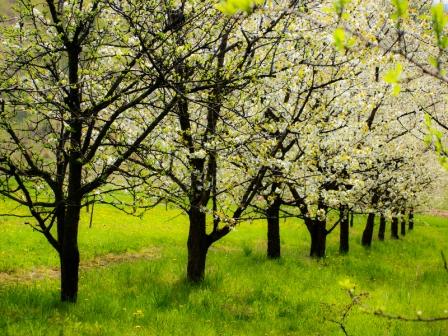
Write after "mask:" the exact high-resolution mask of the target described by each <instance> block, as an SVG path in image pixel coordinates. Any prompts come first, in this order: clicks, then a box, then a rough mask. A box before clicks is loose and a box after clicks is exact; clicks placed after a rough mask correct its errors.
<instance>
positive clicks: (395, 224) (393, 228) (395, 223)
mask: <svg viewBox="0 0 448 336" xmlns="http://www.w3.org/2000/svg"><path fill="white" fill-rule="evenodd" d="M390 228H391V238H392V239H399V237H398V217H397V216H394V217H392V223H391V225H390Z"/></svg>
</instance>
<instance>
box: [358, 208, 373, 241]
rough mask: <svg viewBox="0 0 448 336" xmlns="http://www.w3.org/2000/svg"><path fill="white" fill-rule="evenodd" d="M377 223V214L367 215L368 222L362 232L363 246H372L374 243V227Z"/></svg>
mask: <svg viewBox="0 0 448 336" xmlns="http://www.w3.org/2000/svg"><path fill="white" fill-rule="evenodd" d="M374 225H375V214H374V213H369V215H368V216H367V223H366V227H365V229H364V232H363V233H362V240H361V243H362V246H366V247H370V246H371V245H372V237H373V227H374Z"/></svg>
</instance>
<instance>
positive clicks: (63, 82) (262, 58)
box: [0, 0, 437, 302]
mask: <svg viewBox="0 0 448 336" xmlns="http://www.w3.org/2000/svg"><path fill="white" fill-rule="evenodd" d="M34 3H35V2H34V1H31V0H20V1H19V2H18V6H17V11H16V16H15V17H14V18H12V19H9V20H5V22H4V24H3V25H2V27H1V31H0V36H1V41H2V43H1V49H0V76H1V77H0V92H1V98H2V100H1V104H0V107H1V109H0V111H1V112H0V137H1V142H0V174H1V175H0V194H1V195H2V196H3V197H5V198H8V199H10V200H12V201H14V202H16V203H18V204H19V205H21V206H23V207H25V208H26V209H27V211H28V213H29V216H30V217H32V219H33V221H31V224H30V225H31V226H32V227H33V228H34V229H36V230H37V231H39V232H41V233H42V234H43V235H44V236H45V238H46V239H47V240H48V242H49V243H50V244H51V245H52V246H53V247H54V249H55V250H56V251H57V253H58V254H59V257H60V265H61V299H62V300H63V301H73V302H74V301H76V299H77V292H78V269H79V250H78V228H79V218H80V211H81V209H82V208H83V207H86V206H88V205H90V204H92V203H95V202H96V203H105V204H110V205H112V206H115V207H118V208H120V209H122V210H123V211H130V210H129V209H136V208H139V209H146V208H149V207H151V206H155V205H156V204H158V203H160V202H168V203H171V204H174V205H175V206H177V207H179V208H180V209H182V210H183V211H185V213H186V214H187V216H188V225H189V234H188V242H187V247H188V265H187V278H188V279H189V280H190V281H194V282H196V281H201V280H202V279H203V277H204V272H205V263H206V256H207V251H208V249H209V247H210V246H211V245H212V244H213V243H214V242H216V241H218V240H220V239H222V238H223V237H224V236H226V235H227V234H228V233H230V232H231V231H232V229H233V228H234V227H235V225H238V223H240V222H242V221H244V220H247V219H250V218H254V217H260V214H261V215H262V216H264V217H266V218H267V222H268V247H269V249H268V251H269V252H268V254H269V255H270V256H271V257H278V256H279V255H280V245H279V218H280V217H282V216H291V215H292V216H298V217H301V218H303V220H304V223H305V225H306V227H307V228H308V230H309V232H310V237H311V253H310V254H311V255H312V256H316V257H323V256H324V255H325V241H326V236H327V235H328V234H329V233H330V232H332V231H333V229H334V228H335V227H336V225H337V224H333V223H327V218H328V214H329V212H330V211H332V210H337V211H340V212H341V214H342V216H341V218H340V223H341V224H343V225H341V230H342V231H341V237H344V240H345V241H346V242H347V243H348V228H347V221H346V218H347V213H348V212H353V211H355V212H363V213H371V214H382V215H383V216H389V217H390V216H396V215H397V214H399V213H403V212H405V211H410V210H411V211H412V209H414V208H415V207H417V206H418V205H419V204H420V199H421V197H422V195H424V193H425V192H426V191H427V190H428V189H429V188H430V187H431V183H432V182H433V181H434V179H435V176H436V172H435V171H434V167H432V166H431V164H430V163H431V159H430V155H429V154H428V153H426V152H425V148H424V146H422V143H421V141H420V138H421V137H422V132H423V131H422V130H421V127H420V121H421V120H422V111H423V109H425V108H434V109H435V108H437V106H436V104H434V103H433V102H432V101H431V95H428V94H427V93H425V92H423V91H424V89H422V88H421V87H420V86H419V82H418V80H417V79H415V78H414V79H413V80H412V81H410V82H412V83H410V84H409V86H407V87H406V90H402V91H403V92H402V93H401V94H400V95H399V96H398V97H395V96H393V95H391V86H396V85H397V84H396V83H393V81H389V83H386V82H385V81H384V80H383V77H384V76H385V75H387V74H389V77H391V75H390V72H391V71H394V68H392V70H390V68H391V66H389V65H388V64H387V63H388V59H387V57H385V56H384V54H383V53H382V52H379V51H378V50H375V49H369V48H363V47H362V46H361V45H360V46H351V47H350V48H345V46H343V47H342V48H341V46H340V45H338V44H336V48H335V45H334V44H335V43H334V39H335V38H336V37H337V36H336V37H335V36H334V33H333V31H334V29H335V28H336V27H337V25H338V24H339V23H340V20H341V15H339V16H338V15H330V14H328V11H326V10H325V8H327V7H329V6H330V7H331V6H332V4H333V2H332V1H329V0H322V1H301V0H291V1H282V2H280V3H274V2H270V1H266V2H263V3H262V4H261V3H260V4H259V5H258V7H254V8H250V9H251V10H250V11H249V13H242V12H238V13H236V14H235V15H232V16H227V15H224V14H223V13H221V12H220V11H219V10H218V9H217V8H216V7H215V5H216V4H215V3H214V2H204V1H184V0H182V1H180V0H179V1H152V0H121V1H119V0H91V1H82V0H68V1H54V0H46V1H43V2H41V3H39V4H38V5H35V4H34ZM336 14H338V12H337V13H336ZM306 17H310V18H312V19H311V20H309V19H306ZM344 43H345V42H344ZM339 44H340V43H339ZM393 91H394V92H395V93H397V92H396V91H397V90H396V89H394V90H393ZM415 96H418V99H416V98H415ZM13 215H14V214H13ZM372 216H373V215H372ZM372 216H369V218H372V220H371V221H370V222H369V223H370V224H368V225H367V227H366V233H365V236H366V238H365V239H364V237H363V242H366V245H369V244H370V243H369V241H371V236H372V233H371V231H372V226H373V217H372ZM123 229H125V228H123ZM369 237H370V238H369ZM369 239H370V240H369ZM343 251H344V252H346V251H348V245H347V246H346V247H345V248H344V249H343Z"/></svg>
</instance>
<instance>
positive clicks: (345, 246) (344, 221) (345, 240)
mask: <svg viewBox="0 0 448 336" xmlns="http://www.w3.org/2000/svg"><path fill="white" fill-rule="evenodd" d="M349 215H350V214H349V212H348V209H347V207H346V206H342V207H341V209H340V212H339V217H340V223H339V225H340V234H339V252H340V253H341V254H346V253H348V250H349Z"/></svg>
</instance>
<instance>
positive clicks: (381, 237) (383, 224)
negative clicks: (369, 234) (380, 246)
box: [378, 214, 386, 241]
mask: <svg viewBox="0 0 448 336" xmlns="http://www.w3.org/2000/svg"><path fill="white" fill-rule="evenodd" d="M385 233H386V217H385V216H384V215H383V214H381V216H380V228H379V230H378V239H379V240H381V241H383V240H384V234H385Z"/></svg>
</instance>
